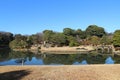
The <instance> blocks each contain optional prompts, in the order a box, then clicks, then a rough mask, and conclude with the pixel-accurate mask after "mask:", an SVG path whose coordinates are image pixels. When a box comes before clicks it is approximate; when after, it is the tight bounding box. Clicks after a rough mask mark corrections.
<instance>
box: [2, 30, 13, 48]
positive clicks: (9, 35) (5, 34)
mask: <svg viewBox="0 0 120 80" xmlns="http://www.w3.org/2000/svg"><path fill="white" fill-rule="evenodd" d="M12 40H13V34H12V33H10V32H0V46H8V45H9V42H10V41H12Z"/></svg>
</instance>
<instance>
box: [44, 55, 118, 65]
mask: <svg viewBox="0 0 120 80" xmlns="http://www.w3.org/2000/svg"><path fill="white" fill-rule="evenodd" d="M108 56H110V55H103V54H46V58H43V62H44V64H73V63H75V62H78V63H81V62H82V61H84V60H86V62H87V63H88V64H105V60H106V59H107V58H108ZM111 58H112V59H113V60H117V61H115V62H118V61H119V62H120V56H119V57H118V56H117V57H114V56H111ZM116 58H117V59H116Z"/></svg>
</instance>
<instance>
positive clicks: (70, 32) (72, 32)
mask: <svg viewBox="0 0 120 80" xmlns="http://www.w3.org/2000/svg"><path fill="white" fill-rule="evenodd" d="M63 34H64V35H66V36H75V30H73V29H71V28H64V29H63Z"/></svg>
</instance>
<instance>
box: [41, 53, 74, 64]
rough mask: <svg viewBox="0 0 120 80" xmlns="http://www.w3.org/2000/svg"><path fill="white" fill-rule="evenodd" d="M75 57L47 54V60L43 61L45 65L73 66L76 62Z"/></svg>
mask: <svg viewBox="0 0 120 80" xmlns="http://www.w3.org/2000/svg"><path fill="white" fill-rule="evenodd" d="M74 56H76V55H74V54H73V55H71V54H46V58H44V59H43V62H44V64H72V63H73V62H74Z"/></svg>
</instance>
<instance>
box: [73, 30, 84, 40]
mask: <svg viewBox="0 0 120 80" xmlns="http://www.w3.org/2000/svg"><path fill="white" fill-rule="evenodd" d="M75 34H76V36H77V37H79V38H80V39H85V38H86V32H85V31H82V30H81V29H77V30H76V31H75Z"/></svg>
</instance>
